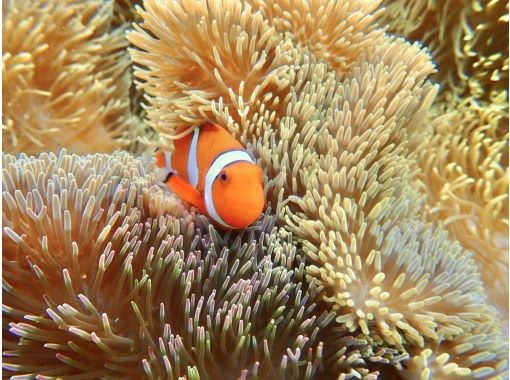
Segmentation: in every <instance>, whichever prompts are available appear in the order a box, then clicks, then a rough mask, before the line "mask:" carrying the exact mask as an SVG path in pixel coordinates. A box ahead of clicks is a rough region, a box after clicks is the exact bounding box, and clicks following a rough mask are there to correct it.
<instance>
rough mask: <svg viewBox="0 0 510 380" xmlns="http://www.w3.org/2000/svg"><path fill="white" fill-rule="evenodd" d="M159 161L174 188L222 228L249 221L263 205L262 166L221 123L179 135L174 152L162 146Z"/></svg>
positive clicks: (232, 227) (258, 214)
mask: <svg viewBox="0 0 510 380" xmlns="http://www.w3.org/2000/svg"><path fill="white" fill-rule="evenodd" d="M156 163H157V165H158V166H159V167H160V168H163V169H165V171H168V174H167V176H166V178H165V180H164V182H165V183H166V184H167V185H168V187H169V188H170V189H171V190H172V191H173V192H174V193H176V194H177V195H178V196H179V197H180V198H181V199H183V200H185V201H187V202H189V203H191V204H192V205H194V206H195V207H196V208H198V209H199V210H200V212H202V213H203V214H206V215H208V216H209V217H210V218H211V219H212V220H213V221H214V222H215V223H216V224H217V225H219V226H220V227H221V228H223V229H239V228H244V227H247V226H249V225H250V224H252V223H253V222H254V221H255V220H257V219H258V217H259V216H260V214H261V212H262V210H263V208H264V203H265V198H264V191H263V186H262V181H263V177H262V170H261V169H260V167H259V166H257V165H256V164H255V162H254V158H253V156H252V155H251V154H249V153H248V152H247V151H246V150H245V149H244V148H243V146H242V145H241V144H240V143H239V142H238V141H237V140H236V139H235V138H234V137H232V136H231V135H230V134H229V133H228V132H227V131H226V130H225V129H223V128H222V127H220V126H219V125H217V124H213V123H211V122H206V123H204V124H202V125H201V126H200V128H196V129H195V130H194V131H193V133H190V134H188V135H186V136H184V137H182V138H180V139H177V140H176V141H175V149H174V152H173V153H169V152H165V151H162V150H157V151H156Z"/></svg>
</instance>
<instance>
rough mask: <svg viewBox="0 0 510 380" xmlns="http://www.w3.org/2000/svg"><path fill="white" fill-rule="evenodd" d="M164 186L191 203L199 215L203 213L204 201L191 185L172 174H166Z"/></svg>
mask: <svg viewBox="0 0 510 380" xmlns="http://www.w3.org/2000/svg"><path fill="white" fill-rule="evenodd" d="M164 182H165V184H166V185H167V186H168V187H169V188H170V190H172V191H173V192H174V193H175V194H177V195H178V196H179V197H180V198H181V199H182V200H185V201H186V202H189V203H191V204H192V205H193V206H195V207H196V208H198V210H199V211H200V212H201V213H205V205H204V200H203V199H202V195H201V194H200V192H199V191H198V190H197V189H195V188H194V187H193V186H191V184H189V183H188V182H186V181H185V180H184V179H182V178H181V177H179V176H178V175H176V174H175V173H174V172H170V173H168V175H167V177H166V178H165V181H164Z"/></svg>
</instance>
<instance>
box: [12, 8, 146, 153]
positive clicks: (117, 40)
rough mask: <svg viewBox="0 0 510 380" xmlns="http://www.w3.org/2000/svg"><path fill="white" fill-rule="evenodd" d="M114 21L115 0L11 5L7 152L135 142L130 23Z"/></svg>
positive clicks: (83, 149)
mask: <svg viewBox="0 0 510 380" xmlns="http://www.w3.org/2000/svg"><path fill="white" fill-rule="evenodd" d="M113 26H114V25H113V4H112V2H102V1H88V2H78V1H74V0H65V1H64V2H58V4H57V2H54V1H47V0H30V1H23V2H19V1H9V2H7V3H6V4H5V9H4V12H3V31H4V33H3V40H2V43H3V45H2V49H3V51H2V53H3V69H2V70H3V78H2V91H3V100H2V105H3V115H2V125H3V131H2V135H3V141H4V143H3V147H4V150H5V151H6V152H12V153H19V152H24V153H27V154H35V153H39V152H44V151H56V150H58V149H60V147H62V146H65V147H67V149H69V150H70V151H72V152H74V153H79V154H84V153H88V152H112V151H113V150H115V149H118V148H120V147H123V146H127V144H129V143H131V142H132V141H133V140H134V138H135V136H136V134H137V131H138V129H139V124H138V122H137V119H136V117H135V116H134V115H132V114H131V111H130V101H129V86H130V82H131V81H130V78H129V71H128V68H129V65H130V60H129V56H128V54H127V53H126V46H127V41H126V39H125V37H124V32H125V26H120V27H118V28H115V29H114V28H113Z"/></svg>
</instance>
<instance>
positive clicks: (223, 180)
mask: <svg viewBox="0 0 510 380" xmlns="http://www.w3.org/2000/svg"><path fill="white" fill-rule="evenodd" d="M218 178H219V179H220V180H221V182H227V179H228V176H227V173H225V172H222V173H220V175H219V176H218Z"/></svg>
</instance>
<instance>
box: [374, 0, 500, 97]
mask: <svg viewBox="0 0 510 380" xmlns="http://www.w3.org/2000/svg"><path fill="white" fill-rule="evenodd" d="M384 5H385V6H386V8H385V9H384V12H383V13H382V14H381V17H380V22H381V23H382V24H384V25H387V26H388V30H389V31H391V32H393V33H398V34H402V35H404V36H406V37H407V38H409V39H411V40H412V41H421V42H423V43H424V44H425V45H426V46H427V47H428V48H429V49H430V50H431V52H432V55H433V56H434V59H435V61H436V63H437V65H438V68H439V70H438V71H437V74H436V75H435V78H436V79H437V80H439V81H441V83H442V84H443V92H442V95H444V96H445V97H446V98H448V97H450V98H458V97H470V96H473V97H475V98H477V99H479V100H487V101H491V100H492V99H494V98H495V97H497V96H498V95H499V94H500V93H501V92H502V91H506V90H507V84H508V1H462V0H452V1H437V0H432V1H425V0H418V1H416V0H384Z"/></svg>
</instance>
